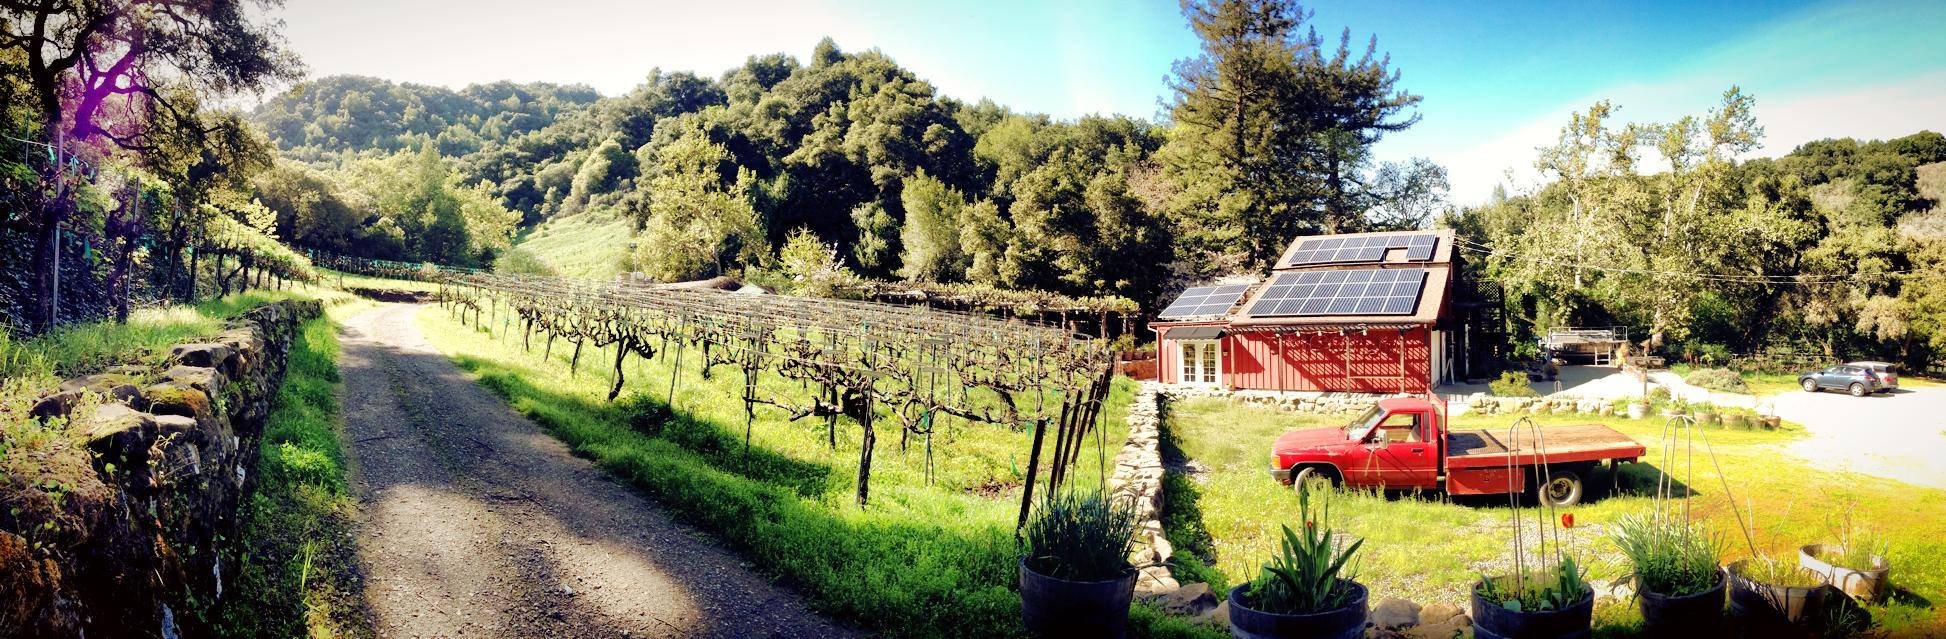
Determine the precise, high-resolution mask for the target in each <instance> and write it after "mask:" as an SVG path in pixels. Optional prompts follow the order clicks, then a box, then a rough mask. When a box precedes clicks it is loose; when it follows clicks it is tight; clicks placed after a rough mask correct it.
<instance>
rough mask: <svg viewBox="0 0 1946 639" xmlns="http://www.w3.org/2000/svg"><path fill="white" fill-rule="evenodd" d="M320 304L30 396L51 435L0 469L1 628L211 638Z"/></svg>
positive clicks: (286, 307)
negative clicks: (306, 330)
mask: <svg viewBox="0 0 1946 639" xmlns="http://www.w3.org/2000/svg"><path fill="white" fill-rule="evenodd" d="M322 310H323V309H322V307H321V306H320V305H319V303H318V302H317V301H315V300H301V301H296V300H294V301H284V302H277V303H272V304H266V305H264V306H260V307H258V308H256V309H252V310H250V311H248V312H245V313H243V314H242V315H240V316H238V317H236V318H234V319H232V320H230V321H229V322H228V323H227V324H226V329H225V330H224V331H223V332H222V333H221V334H219V335H217V336H215V338H213V339H211V340H210V341H209V342H207V343H196V344H181V345H178V346H176V347H174V348H172V349H170V353H169V357H168V364H167V365H166V366H165V367H164V368H163V369H161V370H156V369H150V368H148V367H144V366H118V367H115V368H113V369H110V370H108V371H105V372H102V373H97V374H94V375H88V376H85V377H80V378H76V379H71V380H68V381H67V382H65V383H63V384H61V387H60V390H59V391H58V392H56V393H54V394H52V395H49V396H46V397H44V398H42V399H41V400H40V401H38V402H36V404H35V405H34V406H33V408H32V415H33V416H35V417H40V418H46V419H48V420H49V421H50V422H51V423H52V424H54V426H53V428H52V429H50V431H48V432H51V433H52V439H51V441H48V442H46V443H44V444H37V445H36V446H35V447H34V448H33V450H32V451H31V452H26V453H23V452H22V451H20V450H16V451H13V452H12V454H14V455H24V456H25V457H24V458H23V459H20V460H15V461H13V462H10V463H11V465H13V466H14V467H15V468H16V470H19V469H20V468H22V467H23V465H24V466H25V467H26V468H27V470H28V471H33V472H19V473H18V474H16V475H14V476H9V477H4V478H0V505H3V506H4V507H0V637H57V636H60V637H72V636H95V637H171V638H173V637H176V636H184V635H186V636H207V635H208V634H209V629H208V628H207V621H208V619H207V616H208V615H207V613H208V612H209V611H211V610H212V609H213V608H214V605H215V602H217V601H219V600H221V598H222V597H223V588H224V579H225V577H234V575H235V569H234V567H227V568H226V567H225V566H224V565H223V561H222V552H221V551H220V547H221V546H222V545H223V543H224V542H225V540H226V538H228V537H229V536H230V535H233V534H234V533H235V531H236V526H237V517H236V514H237V508H238V506H239V503H238V502H239V500H240V498H241V496H242V495H243V494H244V493H245V487H246V486H247V485H248V482H249V481H250V479H251V475H250V474H251V471H252V470H254V469H255V467H256V461H257V451H258V445H257V443H258V437H259V436H260V435H261V434H262V433H263V427H264V420H265V418H266V417H267V416H268V415H269V413H270V404H271V400H272V398H273V397H274V396H275V394H276V391H277V388H278V387H279V385H280V384H281V383H282V382H283V377H284V367H285V360H286V357H287V356H288V354H289V351H290V345H291V340H292V338H293V337H294V336H295V335H296V332H297V329H298V326H299V325H300V324H302V323H303V322H304V321H305V320H308V319H311V318H315V317H317V316H318V315H320V314H321V313H322ZM61 422H65V426H64V427H63V426H61V425H60V424H61ZM27 428H33V427H27Z"/></svg>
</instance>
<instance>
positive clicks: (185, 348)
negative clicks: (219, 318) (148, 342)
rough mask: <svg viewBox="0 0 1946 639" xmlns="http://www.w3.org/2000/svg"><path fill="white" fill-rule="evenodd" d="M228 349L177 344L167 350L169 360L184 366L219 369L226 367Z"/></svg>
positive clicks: (217, 346) (206, 345) (219, 346)
mask: <svg viewBox="0 0 1946 639" xmlns="http://www.w3.org/2000/svg"><path fill="white" fill-rule="evenodd" d="M232 354H234V352H233V351H231V350H230V347H228V346H224V345H222V344H178V345H176V347H175V348H171V349H169V359H171V360H173V361H175V362H176V363H178V364H182V365H184V366H195V367H199V368H219V367H223V366H225V365H227V364H228V363H229V361H230V355H232Z"/></svg>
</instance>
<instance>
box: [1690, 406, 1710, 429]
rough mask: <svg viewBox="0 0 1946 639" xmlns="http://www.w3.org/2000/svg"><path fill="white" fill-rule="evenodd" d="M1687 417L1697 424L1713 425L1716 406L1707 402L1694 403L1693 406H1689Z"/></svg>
mask: <svg viewBox="0 0 1946 639" xmlns="http://www.w3.org/2000/svg"><path fill="white" fill-rule="evenodd" d="M1689 416H1690V417H1691V418H1694V419H1695V420H1696V423H1697V424H1703V425H1713V424H1716V423H1717V421H1716V406H1715V405H1713V404H1710V403H1709V402H1696V403H1695V404H1694V405H1691V406H1690V407H1689Z"/></svg>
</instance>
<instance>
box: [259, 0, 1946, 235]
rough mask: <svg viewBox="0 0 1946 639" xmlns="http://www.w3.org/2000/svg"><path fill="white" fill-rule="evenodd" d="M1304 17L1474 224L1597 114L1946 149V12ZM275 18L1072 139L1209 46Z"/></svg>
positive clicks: (701, 24) (1662, 6)
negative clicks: (818, 85)
mask: <svg viewBox="0 0 1946 639" xmlns="http://www.w3.org/2000/svg"><path fill="white" fill-rule="evenodd" d="M1307 6H1309V7H1311V8H1313V9H1314V10H1315V11H1316V16H1315V17H1314V18H1313V21H1312V23H1313V24H1314V25H1315V26H1316V27H1317V28H1318V30H1319V32H1320V33H1322V34H1324V35H1325V36H1326V37H1327V39H1328V40H1331V41H1333V42H1334V43H1335V40H1336V37H1337V35H1338V33H1339V31H1340V30H1341V29H1343V28H1345V27H1350V28H1351V30H1352V39H1353V42H1354V45H1355V46H1360V47H1362V46H1363V44H1364V42H1365V40H1366V39H1367V38H1368V37H1370V36H1371V35H1373V34H1376V35H1377V36H1378V39H1379V48H1380V50H1381V51H1385V52H1389V53H1390V54H1391V56H1392V62H1393V64H1394V66H1395V67H1396V68H1398V69H1399V70H1400V71H1401V72H1402V74H1403V78H1402V80H1401V85H1402V86H1403V87H1405V88H1406V89H1408V90H1410V91H1412V92H1413V93H1416V94H1419V95H1422V96H1425V102H1424V103H1422V105H1421V108H1420V112H1421V115H1422V116H1423V120H1422V121H1421V123H1420V124H1419V125H1418V126H1416V127H1414V128H1413V129H1411V130H1409V131H1406V132H1404V133H1401V134H1397V135H1395V136H1393V137H1391V138H1388V139H1387V140H1385V141H1383V142H1381V143H1380V145H1379V147H1378V149H1377V152H1378V155H1379V156H1380V157H1381V158H1383V159H1404V158H1409V157H1415V156H1424V157H1430V158H1432V159H1433V160H1434V161H1436V162H1439V163H1440V164H1442V165H1444V166H1446V167H1448V170H1449V171H1450V172H1451V179H1452V182H1453V193H1452V196H1453V199H1454V200H1455V201H1456V202H1459V203H1463V204H1464V203H1473V202H1478V201H1480V200H1482V199H1484V198H1485V197H1486V196H1487V195H1488V194H1489V193H1490V192H1491V191H1492V189H1493V187H1494V185H1495V184H1501V183H1507V184H1508V185H1509V186H1510V188H1512V189H1514V190H1516V191H1519V190H1523V189H1529V188H1533V187H1534V186H1535V184H1534V178H1533V176H1532V174H1531V170H1529V169H1528V167H1529V166H1530V165H1531V164H1532V160H1533V155H1534V153H1533V149H1534V147H1537V146H1541V145H1544V144H1547V143H1548V142H1550V141H1551V140H1552V139H1553V138H1554V136H1555V134H1556V133H1557V132H1558V130H1559V128H1560V126H1561V125H1562V124H1563V123H1564V122H1565V121H1566V118H1567V115H1568V114H1569V113H1571V112H1572V111H1575V110H1579V109H1583V108H1585V107H1586V106H1587V105H1588V104H1590V103H1592V102H1593V101H1594V100H1596V99H1600V98H1609V99H1611V100H1614V101H1615V102H1616V103H1618V104H1620V105H1621V106H1622V111H1621V115H1622V117H1623V119H1625V120H1635V121H1663V120H1669V119H1673V118H1675V117H1678V116H1680V115H1683V114H1690V113H1697V114H1700V113H1702V112H1704V111H1706V110H1707V109H1709V108H1710V107H1711V106H1713V105H1714V104H1715V102H1716V100H1717V98H1718V96H1719V95H1720V94H1721V93H1722V91H1723V90H1724V89H1725V88H1728V87H1729V86H1730V85H1732V84H1736V85H1740V86H1742V87H1743V88H1744V90H1745V91H1746V92H1748V93H1751V94H1754V95H1755V96H1756V98H1757V101H1758V106H1757V116H1758V118H1759V121H1760V123H1761V124H1763V125H1764V126H1765V127H1766V129H1767V133H1768V135H1767V136H1766V138H1765V147H1764V148H1762V149H1760V150H1759V151H1758V152H1757V153H1758V154H1760V155H1776V154H1781V153H1784V152H1788V151H1789V150H1790V149H1791V148H1792V147H1794V146H1796V145H1797V144H1800V143H1803V142H1805V141H1809V140H1812V139H1817V138H1822V137H1841V136H1854V137H1891V136H1897V135H1904V134H1906V133H1910V132H1913V131H1916V130H1919V129H1922V128H1930V129H1933V130H1946V37H1941V36H1940V32H1939V28H1940V25H1946V3H1941V2H1925V1H1922V0H1906V1H1893V2H1738V3H1731V2H1664V1H1653V2H1651V1H1644V2H1633V3H1621V2H1616V3H1606V4H1596V3H1559V2H1523V3H1490V4H1485V6H1468V5H1464V4H1461V3H1454V2H1385V1H1366V2H1319V3H1313V4H1309V5H1307ZM278 14H279V17H281V18H282V19H284V20H285V21H286V23H287V27H286V33H287V34H288V35H289V37H290V40H291V45H292V47H293V48H294V49H295V50H296V51H297V52H298V53H299V54H301V55H303V56H304V58H305V60H306V62H307V63H308V64H309V65H310V67H311V70H312V72H313V73H314V74H319V75H323V74H334V73H358V74H364V75H372V76H378V77H383V78H389V79H393V80H400V81H411V82H420V83H427V84H439V85H446V86H453V87H458V86H463V85H465V84H469V83H474V82H483V81H492V80H499V79H512V80H520V81H529V80H548V81H554V82H581V83H586V84H589V85H592V86H594V87H595V88H597V89H599V90H601V91H602V92H603V93H605V94H610V95H613V94H618V93H621V92H623V91H626V90H627V89H628V88H630V87H632V86H634V85H635V84H636V83H637V82H639V81H640V80H641V78H642V77H643V76H644V75H645V74H646V72H647V70H648V69H649V68H650V67H656V66H660V67H662V68H664V69H687V70H694V71H697V72H700V73H705V74H708V75H716V74H718V73H720V72H721V71H723V70H724V69H727V68H729V67H732V66H735V65H737V64H740V63H741V62H742V60H743V59H744V57H746V56H748V55H750V54H754V53H770V52H777V51H783V52H787V53H791V54H794V55H797V56H799V57H803V56H805V55H807V54H808V53H809V52H810V49H811V46H812V45H813V44H814V43H815V42H816V41H817V39H818V38H819V37H821V36H824V35H830V36H832V37H833V38H834V39H836V40H837V41H838V43H839V45H840V47H842V48H844V49H846V50H860V49H867V48H878V49H880V50H882V51H885V52H886V53H888V54H890V55H891V56H893V57H894V58H896V59H898V60H899V62H900V63H901V64H903V65H905V66H906V67H908V68H911V69H913V70H914V71H916V72H917V73H918V74H919V75H920V76H921V77H924V78H926V79H928V80H930V81H932V82H933V83H934V85H935V86H937V87H938V88H939V89H940V91H941V92H942V93H944V94H946V95H950V96H954V97H958V98H962V99H966V100H977V99H979V98H981V97H988V98H992V99H993V100H995V101H996V102H1000V103H1002V104H1006V105H1009V106H1012V107H1014V108H1016V109H1020V110H1027V111H1040V112H1046V113H1051V114H1054V115H1055V116H1057V117H1075V116H1078V115H1083V114H1088V113H1124V114H1129V115H1135V116H1140V117H1145V118H1154V117H1157V116H1158V115H1159V114H1160V113H1161V107H1160V104H1159V100H1160V99H1161V98H1162V97H1163V94H1164V92H1165V91H1166V88H1165V86H1164V84H1163V78H1164V76H1166V75H1167V74H1168V72H1169V66H1170V63H1171V62H1173V61H1174V60H1176V59H1178V58H1182V57H1185V56H1188V55H1192V54H1194V53H1195V51H1196V48H1197V42H1196V40H1195V37H1194V36H1193V34H1191V33H1190V31H1189V29H1188V26H1187V24H1186V23H1185V22H1184V20H1183V19H1182V16H1181V15H1180V12H1179V11H1178V9H1177V5H1176V4H1175V3H1174V2H1105V1H1098V0H1076V1H1069V2H1026V1H1018V0H998V1H994V0H989V1H984V2H960V1H951V2H949V1H944V0H941V1H935V2H894V1H864V0H805V1H801V2H774V3H773V2H752V1H746V0H720V1H716V2H709V3H692V2H681V3H678V2H670V3H654V2H619V1H613V2H575V1H572V0H553V1H551V2H546V3H533V2H516V1H514V0H474V1H461V0H454V1H426V0H420V1H414V2H391V1H378V0H340V1H336V2H331V1H325V0H292V1H291V2H290V4H289V6H287V7H286V8H285V9H283V10H281V11H279V12H278ZM1509 170H1511V171H1512V173H1511V174H1509Z"/></svg>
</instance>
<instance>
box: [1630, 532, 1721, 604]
mask: <svg viewBox="0 0 1946 639" xmlns="http://www.w3.org/2000/svg"><path fill="white" fill-rule="evenodd" d="M1613 539H1614V540H1615V545H1616V546H1619V547H1621V549H1622V554H1623V555H1625V556H1627V557H1628V561H1629V564H1630V565H1631V566H1632V567H1633V572H1631V573H1630V574H1629V577H1632V578H1634V579H1635V581H1636V588H1637V589H1641V590H1648V591H1650V592H1653V593H1656V594H1659V595H1664V596H1671V597H1680V596H1684V595H1694V594H1698V593H1702V592H1706V591H1708V590H1709V589H1711V588H1715V587H1716V580H1717V572H1716V571H1717V566H1718V565H1719V564H1718V560H1720V559H1721V558H1722V556H1723V550H1724V544H1723V538H1722V536H1721V535H1717V534H1715V533H1711V532H1709V531H1707V530H1705V529H1704V528H1703V527H1702V526H1700V525H1697V524H1694V523H1689V522H1680V521H1674V520H1671V519H1667V518H1662V517H1656V516H1654V515H1652V514H1649V513H1638V514H1634V515H1628V516H1624V517H1622V518H1621V519H1620V520H1618V521H1616V522H1615V533H1614V535H1613Z"/></svg>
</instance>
